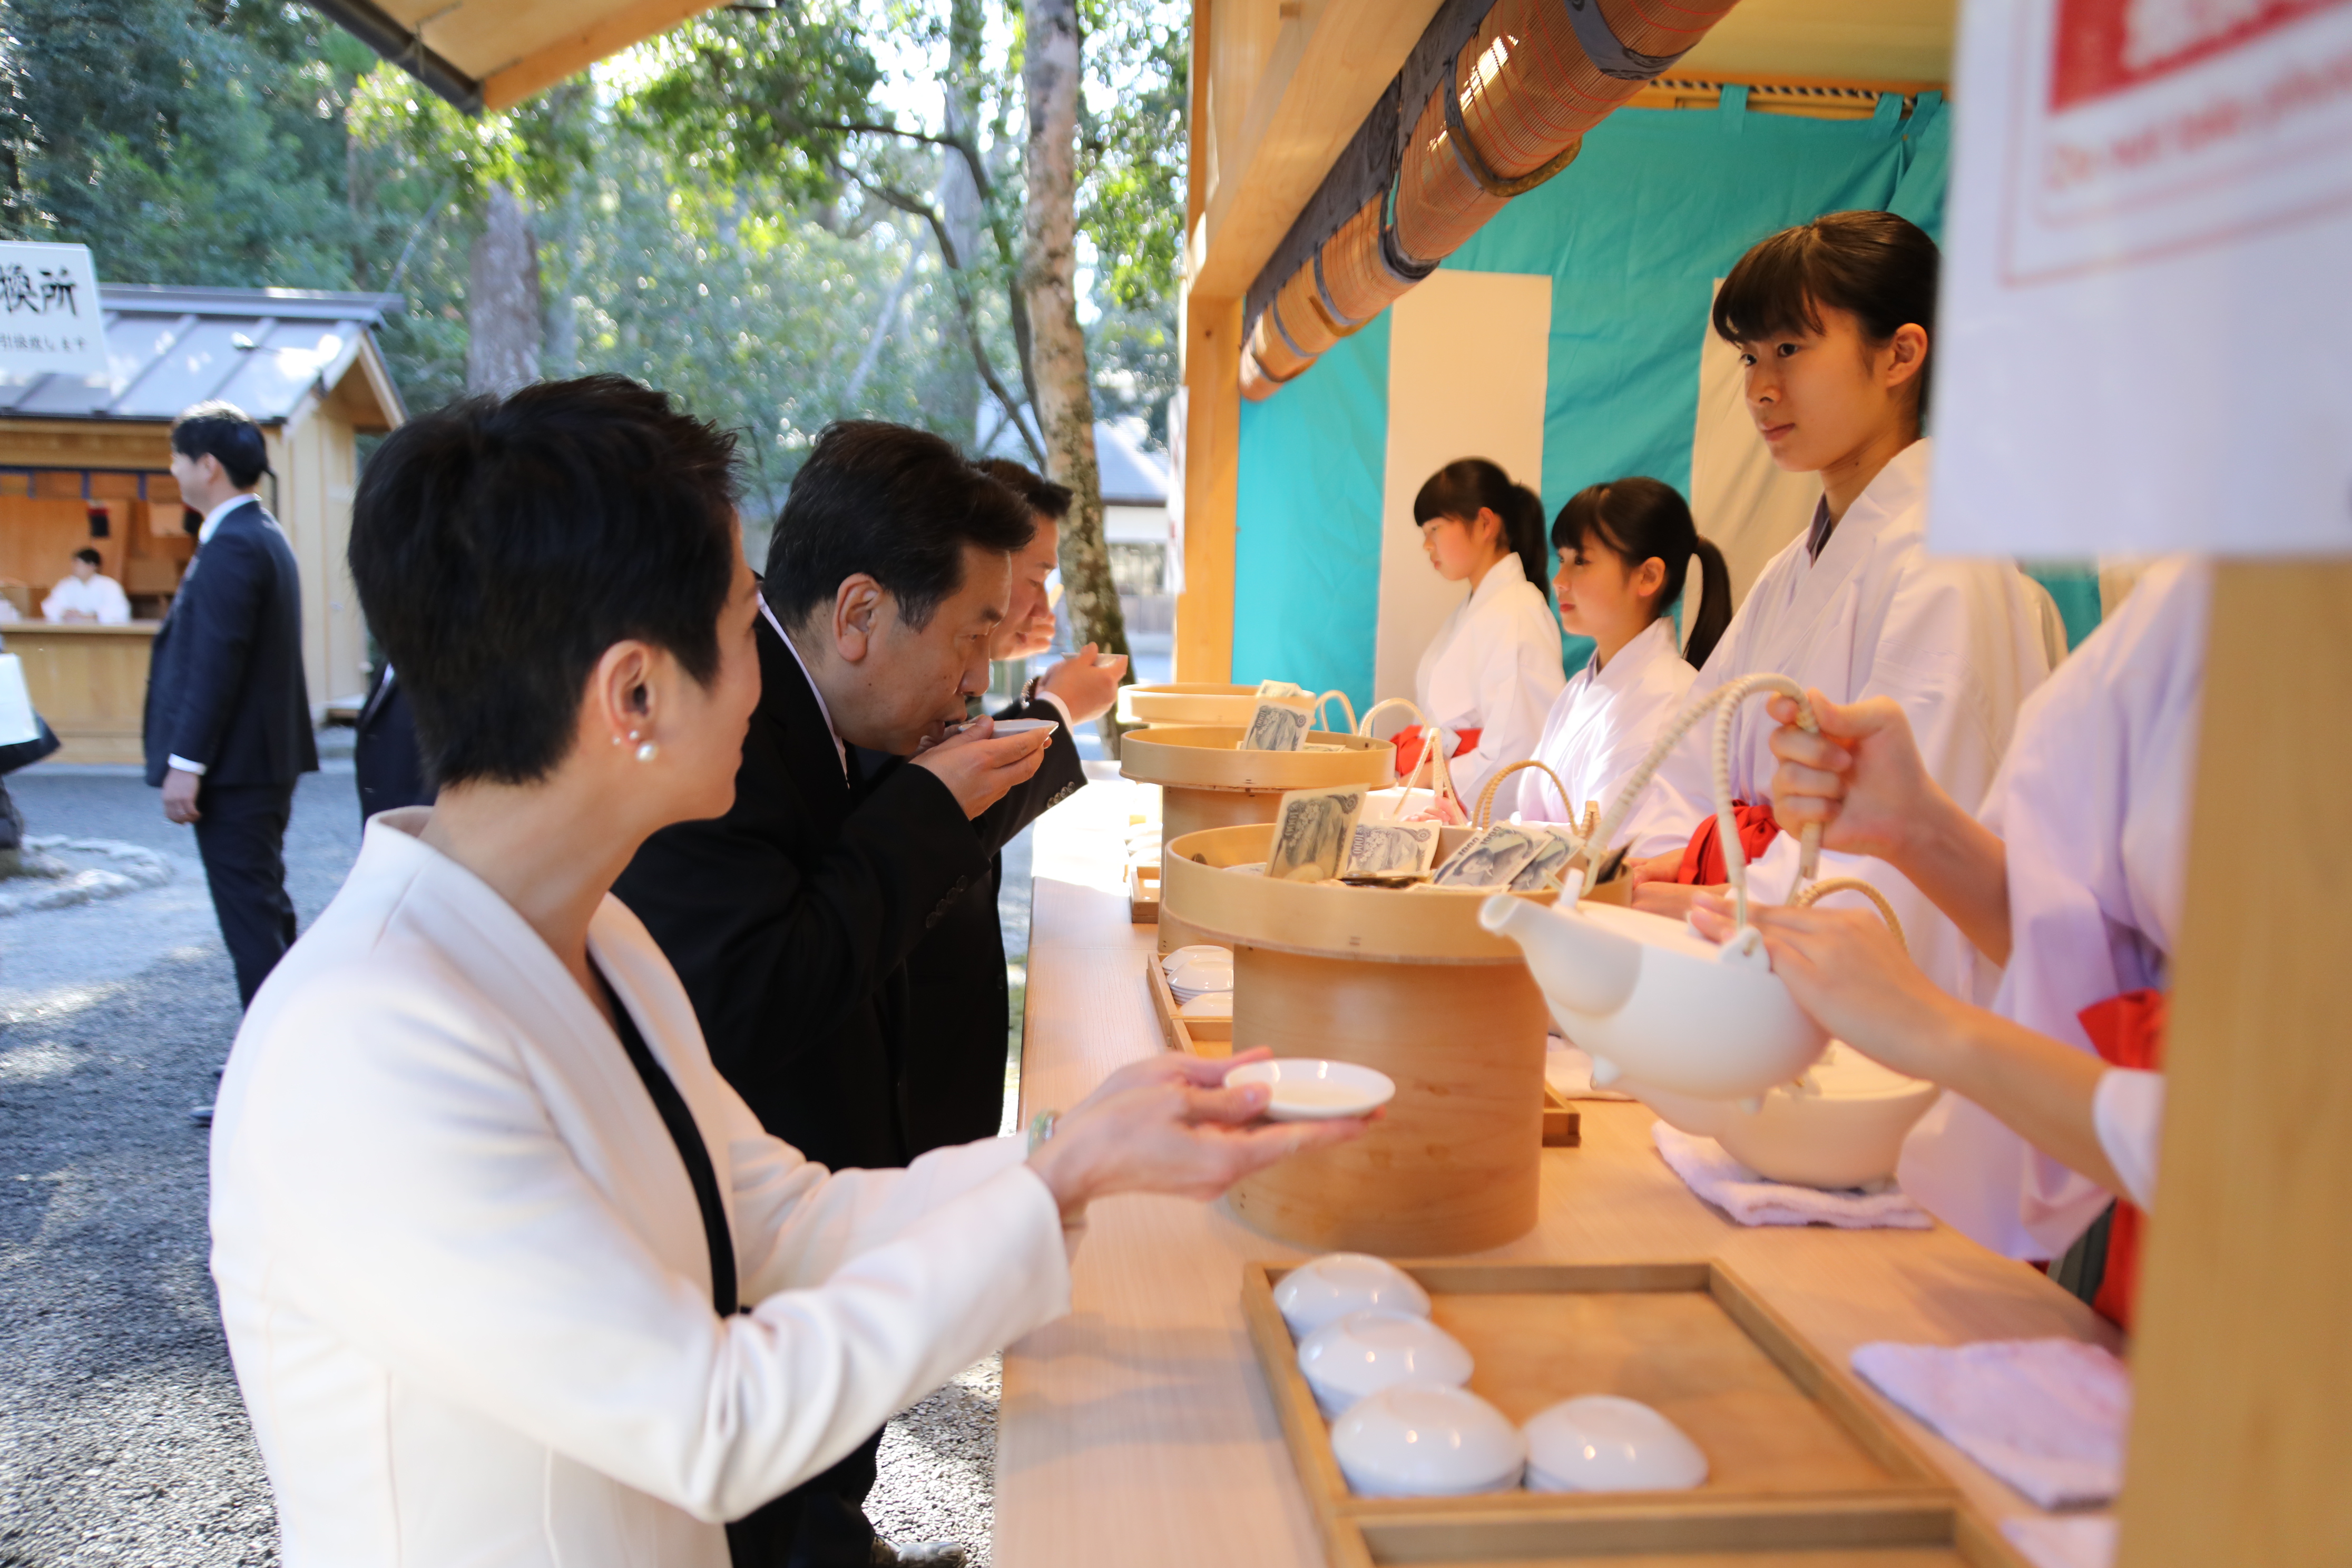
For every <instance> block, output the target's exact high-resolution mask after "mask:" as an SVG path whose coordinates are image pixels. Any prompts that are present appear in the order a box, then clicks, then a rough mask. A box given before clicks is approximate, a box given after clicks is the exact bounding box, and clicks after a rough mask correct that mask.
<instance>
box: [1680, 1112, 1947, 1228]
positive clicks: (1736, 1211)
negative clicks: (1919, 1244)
mask: <svg viewBox="0 0 2352 1568" xmlns="http://www.w3.org/2000/svg"><path fill="white" fill-rule="evenodd" d="M1650 1137H1651V1139H1652V1140H1653V1141H1654V1142H1656V1144H1657V1145H1658V1152H1659V1153H1660V1154H1661V1155H1663V1156H1664V1158H1665V1162H1666V1163H1667V1164H1668V1165H1670V1166H1672V1167H1673V1169H1674V1173H1675V1175H1677V1176H1680V1177H1681V1178H1682V1179H1683V1180H1684V1181H1685V1182H1686V1183H1688V1184H1690V1190H1691V1191H1693V1192H1695V1193H1696V1194H1698V1195H1699V1196H1700V1197H1703V1198H1705V1199H1706V1201H1707V1202H1709V1203H1711V1204H1713V1205H1715V1206H1716V1207H1717V1208H1719V1209H1721V1210H1723V1212H1724V1213H1726V1214H1727V1215H1730V1216H1731V1217H1732V1218H1734V1219H1736V1220H1738V1222H1739V1223H1740V1224H1742V1225H1833V1226H1837V1227H1838V1228H1839V1229H1840V1230H1877V1229H1895V1230H1930V1229H1933V1228H1934V1227H1935V1224H1936V1222H1935V1221H1934V1220H1932V1219H1930V1218H1928V1217H1927V1210H1925V1209H1923V1208H1921V1207H1920V1206H1919V1205H1917V1204H1916V1203H1913V1202H1912V1201H1911V1200H1910V1199H1909V1198H1907V1197H1906V1196H1905V1195H1904V1194H1903V1192H1902V1190H1901V1189H1900V1188H1898V1187H1895V1186H1894V1185H1893V1184H1889V1185H1888V1186H1887V1187H1886V1188H1885V1190H1884V1191H1882V1192H1875V1193H1865V1192H1853V1191H1849V1192H1842V1193H1838V1192H1823V1191H1822V1189H1821V1188H1819V1187H1799V1186H1792V1185H1790V1184H1789V1183H1787V1182H1769V1181H1766V1180H1765V1179H1764V1178H1763V1177H1762V1176H1759V1175H1758V1174H1757V1173H1755V1172H1753V1171H1751V1170H1749V1169H1748V1167H1747V1166H1745V1165H1743V1164H1741V1163H1739V1162H1738V1161H1737V1160H1735V1159H1733V1158H1732V1157H1731V1156H1730V1155H1729V1154H1727V1153H1726V1152H1724V1148H1723V1145H1722V1144H1720V1143H1718V1142H1716V1141H1715V1140H1714V1139H1712V1138H1696V1137H1693V1136H1692V1135H1691V1134H1690V1133H1687V1132H1685V1131H1682V1130H1681V1129H1679V1128H1675V1127H1669V1126H1667V1125H1666V1124H1665V1123H1664V1122H1663V1121H1660V1122H1655V1123H1654V1124H1652V1126H1651V1128H1650Z"/></svg>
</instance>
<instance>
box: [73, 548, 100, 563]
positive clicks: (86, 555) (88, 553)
mask: <svg viewBox="0 0 2352 1568" xmlns="http://www.w3.org/2000/svg"><path fill="white" fill-rule="evenodd" d="M73 558H74V559H75V560H77V561H87V562H89V563H90V564H91V565H92V566H103V565H105V564H106V557H105V556H103V555H100V553H99V552H97V551H95V550H92V549H91V548H90V547H89V545H87V544H85V545H83V546H82V547H81V548H80V549H79V550H77V551H75V552H74V554H73Z"/></svg>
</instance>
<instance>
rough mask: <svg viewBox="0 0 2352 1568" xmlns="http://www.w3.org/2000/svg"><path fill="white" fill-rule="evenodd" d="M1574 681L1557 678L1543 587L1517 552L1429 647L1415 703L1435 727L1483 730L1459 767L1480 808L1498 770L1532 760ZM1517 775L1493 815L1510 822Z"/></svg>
mask: <svg viewBox="0 0 2352 1568" xmlns="http://www.w3.org/2000/svg"><path fill="white" fill-rule="evenodd" d="M1567 683H1568V678H1567V677H1566V676H1565V675H1563V674H1561V673H1560V667H1559V622H1558V621H1556V620H1554V619H1553V618H1552V613H1551V606H1550V605H1549V602H1547V601H1546V600H1545V598H1544V595H1543V590H1542V589H1541V588H1538V587H1537V586H1536V585H1535V584H1532V583H1530V582H1528V574H1527V569H1526V568H1525V567H1523V566H1522V565H1520V563H1519V558H1518V557H1517V555H1505V556H1504V557H1503V558H1502V559H1501V560H1500V561H1497V562H1496V563H1495V564H1494V565H1492V566H1490V567H1488V568H1487V569H1486V576H1484V577H1482V578H1480V579H1479V581H1478V587H1477V590H1476V592H1475V593H1473V594H1472V595H1470V596H1469V597H1468V598H1466V599H1465V600H1463V601H1462V603H1461V604H1460V605H1458V606H1456V607H1455V609H1454V613H1453V614H1452V615H1450V616H1446V617H1445V622H1444V625H1442V626H1439V627H1438V628H1437V635H1436V636H1435V637H1432V638H1430V639H1429V646H1428V647H1426V648H1423V650H1422V655H1421V664H1420V667H1419V668H1416V669H1415V670H1414V671H1413V677H1412V700H1413V705H1414V706H1415V707H1417V708H1419V709H1420V710H1421V712H1422V717H1423V719H1424V720H1426V721H1428V722H1429V723H1431V724H1433V725H1438V726H1440V727H1442V728H1444V729H1447V730H1476V731H1481V733H1480V735H1479V737H1478V744H1477V746H1476V748H1475V750H1473V751H1472V752H1470V753H1469V754H1468V755H1467V756H1465V757H1462V758H1459V759H1457V760H1455V761H1454V763H1453V769H1454V791H1455V793H1456V794H1458V795H1461V797H1462V800H1463V804H1464V805H1474V806H1475V805H1476V804H1477V802H1478V792H1479V791H1481V790H1483V789H1485V788H1486V781H1487V779H1489V778H1490V777H1492V776H1493V775H1494V773H1495V770H1496V769H1497V768H1500V767H1504V766H1507V764H1509V763H1516V762H1519V761H1522V760H1524V759H1526V758H1528V757H1531V756H1533V755H1535V751H1536V741H1537V739H1538V737H1539V736H1540V735H1541V734H1542V733H1543V726H1544V716H1545V715H1546V714H1547V713H1549V711H1550V710H1551V704H1552V699H1554V698H1555V697H1558V696H1559V689H1560V688H1561V687H1563V686H1565V685H1566V684H1567ZM1527 776H1528V775H1527V774H1525V773H1513V774H1512V775H1511V776H1510V777H1509V778H1507V779H1505V780H1504V781H1503V787H1502V790H1501V792H1500V793H1499V794H1497V795H1496V797H1495V816H1496V817H1497V818H1502V817H1507V816H1510V814H1511V811H1512V809H1513V806H1514V805H1515V804H1516V798H1515V796H1514V794H1513V791H1512V786H1513V785H1514V784H1517V783H1518V782H1519V780H1521V779H1523V778H1525V777H1527Z"/></svg>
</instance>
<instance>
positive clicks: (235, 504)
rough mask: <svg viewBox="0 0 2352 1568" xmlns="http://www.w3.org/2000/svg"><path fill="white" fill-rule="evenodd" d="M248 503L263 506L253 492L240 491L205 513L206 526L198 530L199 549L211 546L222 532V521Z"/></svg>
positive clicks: (197, 542) (197, 541)
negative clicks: (215, 537)
mask: <svg viewBox="0 0 2352 1568" xmlns="http://www.w3.org/2000/svg"><path fill="white" fill-rule="evenodd" d="M247 501H251V502H253V503H254V504H255V505H256V506H258V505H260V504H261V498H260V497H259V496H257V495H256V494H254V493H253V492H252V491H251V490H239V491H237V492H236V494H235V495H233V496H231V497H229V498H228V500H225V501H223V502H221V503H220V505H218V506H216V507H215V508H213V510H210V511H208V512H206V513H205V522H204V526H203V527H202V528H199V529H197V530H196V544H197V545H198V547H199V548H201V547H202V546H204V545H207V544H210V543H211V542H213V535H214V534H215V533H216V532H218V531H219V530H220V525H221V519H223V518H225V517H226V516H227V515H228V514H229V513H231V512H233V511H235V510H236V509H237V508H239V507H241V506H243V505H244V504H245V503H246V502H247Z"/></svg>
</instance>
